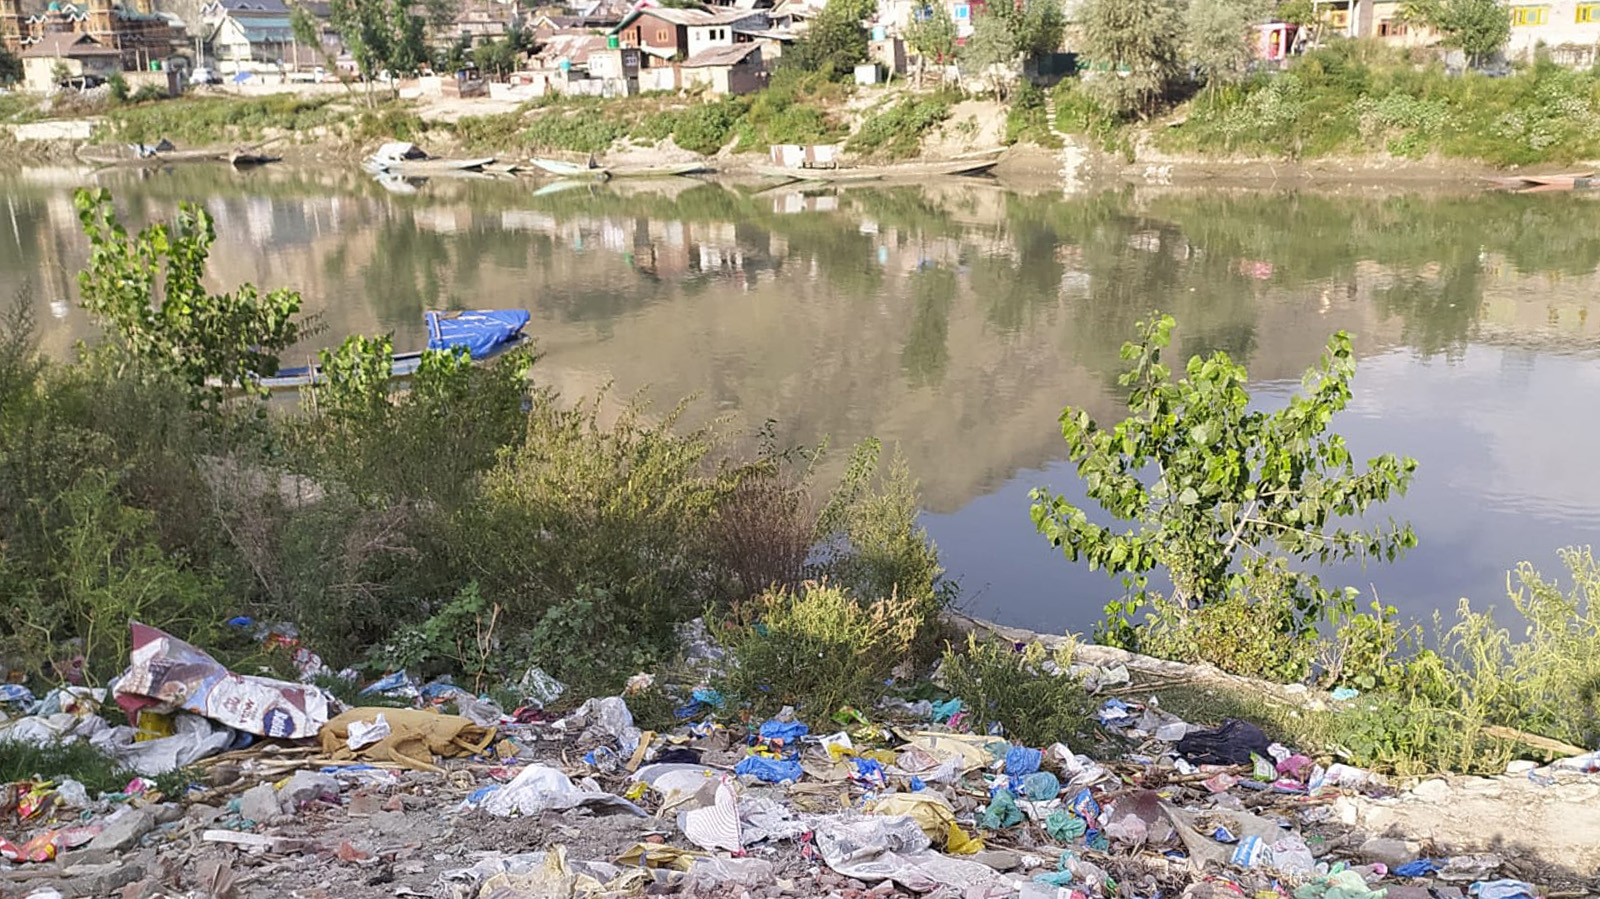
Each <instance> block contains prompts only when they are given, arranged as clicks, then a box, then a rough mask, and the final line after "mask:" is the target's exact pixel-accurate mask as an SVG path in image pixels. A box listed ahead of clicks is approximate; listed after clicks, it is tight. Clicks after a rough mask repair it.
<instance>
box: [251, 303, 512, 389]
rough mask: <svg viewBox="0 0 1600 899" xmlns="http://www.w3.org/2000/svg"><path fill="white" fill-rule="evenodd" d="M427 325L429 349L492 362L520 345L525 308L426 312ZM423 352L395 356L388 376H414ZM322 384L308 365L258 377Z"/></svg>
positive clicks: (279, 384) (283, 383)
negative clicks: (463, 352) (456, 351)
mask: <svg viewBox="0 0 1600 899" xmlns="http://www.w3.org/2000/svg"><path fill="white" fill-rule="evenodd" d="M423 318H424V319H425V320H426V321H427V323H428V346H427V349H428V350H452V349H465V350H466V351H467V355H468V356H470V357H471V358H472V361H474V362H482V361H484V360H485V359H492V358H494V357H495V356H498V355H500V354H501V353H504V352H506V351H507V350H509V349H512V348H513V347H515V346H517V345H518V344H520V343H521V342H522V339H523V334H522V330H523V328H525V327H527V325H528V319H529V316H528V312H527V310H525V309H471V310H464V311H461V312H425V313H423ZM424 352H426V350H418V351H414V352H406V353H395V354H394V356H393V358H392V359H391V360H390V364H389V377H391V378H404V377H407V376H410V375H413V374H416V371H417V369H418V368H419V367H420V366H421V365H422V354H423V353H424ZM321 381H322V366H320V365H316V364H311V365H302V366H297V367H292V368H280V369H278V372H277V374H274V375H272V376H270V377H264V378H257V379H256V383H257V384H259V385H260V386H262V387H265V388H267V389H268V390H291V389H294V388H298V387H309V386H312V385H314V384H318V383H321Z"/></svg>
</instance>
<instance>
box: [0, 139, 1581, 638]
mask: <svg viewBox="0 0 1600 899" xmlns="http://www.w3.org/2000/svg"><path fill="white" fill-rule="evenodd" d="M0 183H3V186H4V192H5V210H4V213H5V215H6V219H5V220H3V221H0V297H8V296H10V295H11V294H12V293H13V292H14V291H16V290H17V289H18V288H19V286H20V285H22V284H23V283H24V282H26V283H27V284H29V285H31V288H32V296H33V300H32V302H33V303H34V304H35V305H36V307H37V319H38V322H39V330H40V337H41V344H42V346H43V348H44V349H45V350H46V351H47V352H49V353H52V354H54V355H58V356H60V355H65V354H68V353H70V352H71V347H72V345H73V342H74V341H75V340H78V339H83V338H89V337H92V334H93V329H92V327H91V325H90V324H89V323H88V322H87V320H86V319H85V317H84V315H83V313H82V312H81V311H80V310H78V309H77V308H76V307H75V306H74V305H73V302H72V300H73V296H74V294H75V290H76V288H75V281H74V272H75V271H76V270H77V268H78V267H79V266H80V265H81V263H82V262H83V260H84V258H85V256H86V253H87V246H86V242H85V241H84V239H83V238H82V236H81V235H80V233H79V232H78V230H77V225H76V220H75V218H74V215H73V212H72V204H71V189H72V188H73V187H74V186H77V185H79V184H86V183H97V184H100V185H103V186H107V187H110V188H111V189H112V190H113V191H114V193H115V195H116V197H117V200H118V204H119V206H120V207H121V208H122V209H124V210H125V214H126V215H128V216H129V217H130V219H133V220H144V219H147V218H149V217H151V216H165V215H170V214H171V211H172V209H173V207H174V205H175V204H176V203H177V202H178V201H180V200H193V201H197V202H202V203H204V204H205V206H206V207H207V208H208V209H209V210H210V211H211V212H212V213H213V215H214V216H215V218H216V223H217V230H218V235H219V239H218V243H217V247H216V249H215V251H214V253H213V266H212V280H213V281H214V283H215V284H216V285H217V286H218V287H223V286H228V287H231V286H232V285H234V284H236V283H238V282H240V281H245V280H248V281H254V282H256V283H258V284H260V285H262V286H273V287H275V286H280V285H284V286H292V287H295V288H298V289H299V290H301V291H302V292H303V294H304V296H305V300H306V308H307V310H308V311H311V312H314V313H316V314H317V315H318V316H319V318H320V320H321V322H322V324H323V325H324V326H325V328H324V329H323V330H322V331H321V333H320V334H318V335H317V336H316V337H315V338H313V339H312V340H310V341H308V342H307V344H306V345H305V346H304V347H301V348H299V349H298V350H297V351H296V352H294V353H292V354H291V357H292V358H291V359H290V360H286V361H290V362H294V361H300V360H301V359H302V358H304V357H305V356H307V355H309V354H311V353H313V352H314V351H315V350H316V349H317V348H319V347H320V346H324V345H330V344H334V343H337V342H338V341H339V340H340V339H341V338H342V337H343V336H344V335H346V334H350V333H355V332H366V333H374V332H383V331H392V332H393V333H394V335H395V344H396V346H397V348H410V347H414V346H417V345H420V344H421V343H422V342H423V340H424V334H423V328H422V323H421V314H422V312H423V310H425V309H429V308H473V307H522V308H526V309H528V310H529V311H530V312H531V313H532V316H533V324H532V326H531V332H532V334H533V335H534V336H535V337H536V338H537V340H538V345H539V347H540V349H541V350H542V351H543V353H544V356H543V358H542V359H541V360H540V362H539V363H538V365H537V367H536V369H535V372H536V376H537V377H538V378H540V379H542V380H543V381H545V382H546V383H550V384H553V385H555V386H556V387H558V388H560V389H561V390H562V391H563V392H565V393H567V394H569V395H580V394H592V393H594V392H595V391H597V390H600V389H602V388H603V387H605V386H606V385H608V384H609V385H611V389H612V391H613V392H614V393H615V394H616V395H619V396H627V395H631V394H633V393H634V392H635V391H639V390H641V389H644V388H648V395H649V396H650V397H651V398H652V399H653V400H654V401H655V402H656V403H658V404H661V405H670V404H672V403H673V402H675V401H676V400H678V399H679V398H681V397H683V396H686V395H689V394H695V395H696V396H697V397H698V399H697V401H696V404H695V406H694V412H693V416H694V417H695V418H697V419H698V420H710V419H714V418H722V419H724V420H725V422H726V424H725V425H724V427H725V428H727V429H728V430H729V431H731V432H733V433H735V434H743V435H749V434H751V433H753V432H754V431H755V430H756V429H758V428H760V427H761V426H762V424H763V422H765V421H766V420H767V419H773V420H775V422H776V426H775V427H776V431H777V434H778V436H779V438H780V440H781V441H782V442H783V443H786V444H793V443H801V442H808V443H809V442H814V441H816V440H818V439H820V438H821V437H823V436H824V435H827V436H829V437H830V439H831V441H832V445H833V446H834V447H835V448H836V449H837V451H836V452H835V453H834V456H835V457H837V458H842V456H843V455H844V453H843V447H844V446H845V445H847V444H849V443H851V442H853V441H855V440H858V439H860V438H861V437H864V436H868V435H875V436H878V437H880V438H882V439H883V440H884V441H885V442H886V443H888V444H893V445H898V446H899V448H900V451H901V452H902V453H903V454H904V456H905V458H906V459H907V460H908V462H909V463H910V466H911V469H912V471H913V473H914V474H915V475H916V476H917V477H918V478H919V479H920V481H921V485H922V491H923V499H924V504H925V506H926V510H927V511H926V514H925V515H924V522H925V524H926V526H927V528H928V530H929V532H930V533H931V534H932V536H933V537H934V539H935V540H936V541H937V542H938V544H939V548H940V551H941V554H942V558H943V560H944V563H945V565H946V567H947V568H948V569H949V572H950V574H951V575H952V576H953V577H955V578H956V579H957V580H958V581H959V582H960V584H961V586H962V596H963V604H964V605H965V606H966V608H968V609H969V610H970V611H972V612H974V613H975V614H979V615H983V616H987V617H993V618H996V619H998V620H1000V621H1002V622H1005V623H1008V624H1015V625H1019V626H1024V627H1030V628H1034V629H1038V630H1045V631H1055V632H1060V631H1062V630H1063V629H1071V630H1076V631H1087V630H1089V629H1091V628H1092V627H1093V624H1094V622H1095V621H1096V620H1097V618H1098V616H1099V614H1100V609H1101V607H1102V605H1103V603H1104V601H1105V600H1106V599H1107V598H1109V597H1111V596H1113V595H1115V594H1116V593H1117V592H1118V590H1119V588H1118V586H1117V585H1116V584H1115V583H1114V582H1112V581H1111V580H1109V579H1107V578H1106V577H1105V576H1104V575H1103V574H1100V573H1093V572H1089V571H1087V570H1086V569H1084V568H1083V567H1082V566H1078V565H1073V564H1070V563H1068V562H1066V561H1065V560H1064V559H1062V558H1061V556H1060V555H1059V553H1057V552H1056V551H1055V550H1052V549H1051V548H1050V547H1049V546H1047V545H1046V544H1045V543H1044V542H1043V540H1042V539H1041V538H1039V537H1038V536H1037V535H1036V534H1034V532H1033V528H1032V525H1031V523H1030V521H1029V518H1028V499H1027V493H1028V491H1029V490H1030V489H1031V488H1033V487H1036V486H1044V487H1050V488H1052V489H1055V490H1058V491H1063V492H1066V493H1067V494H1068V495H1081V494H1079V493H1077V491H1076V489H1075V480H1076V479H1075V476H1074V472H1073V470H1072V468H1071V466H1070V465H1068V464H1066V463H1064V462H1063V461H1062V460H1063V457H1064V455H1065V444H1064V443H1063V442H1062V439H1061V436H1060V432H1059V428H1058V425H1057V421H1056V419H1057V416H1058V415H1059V413H1060V411H1061V408H1062V407H1063V406H1064V405H1067V404H1073V405H1077V406H1082V407H1086V408H1088V409H1089V410H1090V411H1091V412H1093V413H1094V414H1095V415H1096V416H1098V417H1100V418H1101V419H1102V420H1103V421H1104V420H1107V419H1110V418H1112V417H1113V416H1115V414H1116V411H1117V404H1116V399H1117V397H1116V389H1115V378H1116V374H1117V371H1118V355H1117V351H1118V347H1119V345H1120V343H1121V342H1122V341H1123V340H1125V339H1126V338H1128V337H1129V336H1130V335H1131V334H1132V331H1133V325H1134V322H1135V321H1137V320H1139V319H1140V318H1141V317H1143V316H1145V315H1147V314H1148V313H1149V312H1150V311H1151V310H1154V309H1160V310H1163V311H1166V312H1169V313H1171V314H1173V315H1174V316H1176V318H1177V319H1178V323H1179V330H1178V332H1177V340H1176V344H1177V348H1178V349H1179V351H1180V352H1181V353H1183V354H1184V355H1188V354H1191V353H1194V352H1201V351H1209V350H1213V349H1224V350H1227V351H1228V352H1230V353H1232V354H1234V355H1235V356H1236V357H1237V358H1241V359H1243V360H1245V361H1246V363H1247V364H1248V366H1249V368H1250V372H1251V375H1252V380H1253V382H1254V387H1255V389H1256V391H1257V395H1258V396H1259V397H1261V398H1262V400H1263V402H1266V403H1269V404H1270V403H1273V402H1281V401H1282V400H1283V398H1284V397H1286V396H1288V395H1289V393H1290V392H1291V391H1293V390H1294V389H1295V388H1296V386H1297V385H1298V378H1299V375H1300V373H1301V372H1303V371H1304V369H1305V368H1306V367H1307V366H1309V365H1311V364H1312V363H1313V362H1315V360H1316V358H1317V356H1318V353H1319V351H1320V350H1321V348H1322V346H1323V344H1324V343H1325V341H1326V339H1327V336H1328V334H1329V333H1330V332H1332V331H1334V330H1336V329H1341V328H1342V329H1346V330H1349V331H1350V332H1352V333H1353V334H1354V335H1355V346H1356V350H1357V354H1358V357H1359V360H1360V362H1359V370H1358V375H1357V380H1356V389H1355V399H1354V401H1353V402H1352V404H1351V407H1350V409H1349V410H1348V411H1347V412H1346V413H1345V414H1344V415H1343V416H1342V417H1341V418H1340V419H1337V420H1336V427H1337V428H1338V429H1339V430H1340V431H1342V432H1343V433H1344V434H1346V435H1347V436H1348V438H1349V441H1350V444H1351V447H1352V449H1353V451H1354V452H1355V453H1356V455H1357V456H1358V457H1364V456H1367V455H1372V454H1376V453H1380V452H1388V451H1393V452H1398V453H1403V454H1408V455H1411V456H1414V457H1415V458H1417V459H1418V460H1419V461H1420V463H1421V464H1420V468H1419V471H1418V474H1417V478H1416V482H1415V484H1414V486H1413V488H1412V490H1411V492H1410V493H1409V494H1408V495H1407V496H1406V497H1405V498H1404V499H1403V500H1402V501H1399V502H1395V503H1392V504H1391V505H1390V507H1389V508H1388V509H1386V510H1385V511H1386V513H1387V514H1392V515H1394V516H1395V517H1396V518H1401V519H1409V520H1410V521H1411V522H1412V523H1413V524H1414V526H1415V527H1416V530H1417V533H1418V536H1419V538H1420V541H1421V544H1420V546H1418V547H1417V548H1416V549H1415V550H1413V551H1412V552H1411V553H1410V554H1409V555H1408V556H1406V558H1405V559H1404V560H1402V561H1401V562H1399V563H1396V564H1393V565H1388V566H1382V567H1376V568H1370V569H1368V570H1366V571H1362V570H1360V569H1359V568H1355V567H1350V566H1347V567H1344V568H1341V569H1339V570H1337V571H1336V572H1334V573H1335V574H1336V575H1337V577H1339V578H1341V579H1342V580H1343V582H1346V583H1350V584H1352V585H1354V586H1357V587H1360V588H1361V589H1362V590H1363V591H1365V592H1366V593H1368V594H1369V596H1368V598H1369V599H1370V598H1371V594H1373V593H1374V592H1375V593H1376V595H1377V596H1379V597H1381V598H1382V600H1383V601H1384V602H1386V603H1390V604H1393V605H1395V606H1398V607H1399V608H1400V609H1401V610H1402V612H1403V613H1405V614H1407V615H1410V616H1414V617H1417V618H1419V619H1422V618H1427V617H1429V616H1430V615H1431V614H1432V612H1433V611H1434V610H1436V609H1444V610H1447V611H1448V610H1450V609H1453V608H1454V606H1455V604H1456V602H1457V600H1458V599H1459V598H1460V597H1471V598H1472V599H1473V600H1474V602H1475V603H1478V604H1480V605H1483V604H1491V603H1494V604H1499V605H1502V606H1504V605H1505V604H1506V600H1505V586H1506V571H1507V569H1509V568H1511V567H1512V566H1514V565H1515V564H1516V563H1517V562H1518V561H1519V560H1523V559H1528V560H1532V561H1533V562H1535V564H1537V565H1538V566H1539V567H1540V568H1542V569H1544V570H1546V571H1547V572H1548V573H1551V574H1554V573H1556V569H1557V568H1558V565H1557V562H1556V555H1555V550H1556V549H1557V548H1558V547H1561V546H1565V545H1570V544H1588V543H1593V542H1600V539H1597V538H1600V478H1596V476H1595V470H1594V468H1595V466H1594V461H1593V460H1594V458H1595V450H1594V447H1595V446H1597V445H1600V415H1597V414H1596V413H1597V412H1600V316H1597V315H1591V313H1592V312H1600V309H1597V308H1596V306H1597V304H1600V274H1597V269H1600V203H1597V202H1593V201H1591V200H1588V199H1587V198H1585V197H1584V196H1582V195H1560V194H1545V195H1539V196H1509V195H1486V194H1479V193H1472V192H1468V191H1464V190H1463V191H1456V192H1446V193H1431V194H1430V193H1415V194H1413V193H1396V192H1393V191H1388V190H1376V189H1372V190H1352V191H1348V192H1343V193H1308V192H1298V193H1292V192H1272V191H1265V190H1239V189H1234V190H1220V189H1218V190H1192V189H1189V190H1180V189H1175V188H1163V187H1148V188H1137V189H1135V188H1121V189H1115V190H1104V191H1098V192H1090V193H1084V194H1077V195H1072V196H1062V195H1061V194H1060V193H1059V192H1040V191H1037V190H1035V191H1034V192H1032V193H1023V192H1013V191H1008V190H1005V189H1002V188H1001V187H1000V186H998V185H995V184H993V183H992V182H981V181H966V180H957V181H948V182H940V183H937V184H929V185H915V186H903V187H883V186H879V187H854V188H848V189H825V190H816V191H809V192H806V191H798V190H778V191H769V192H756V189H755V187H752V186H732V185H722V184H717V183H704V182H699V181H694V180H689V179H677V180H675V181H671V182H664V183H658V182H651V183H637V184H630V183H625V182H624V183H614V184H612V185H607V186H588V185H584V186H578V187H574V188H572V189H569V190H562V191H558V192H553V193H548V194H545V195H536V194H535V193H534V192H533V190H532V188H531V187H530V186H529V185H528V184H527V183H526V182H520V183H519V182H509V183H508V182H475V181H434V182H431V183H427V184H423V185H421V186H420V187H419V188H418V189H417V191H416V192H415V193H414V194H396V193H393V192H389V191H386V190H384V189H382V188H381V187H379V186H378V185H376V184H374V183H372V182H371V181H369V180H368V179H366V178H365V177H364V176H362V175H361V174H360V173H359V172H356V171H347V170H342V169H327V170H317V169H294V168H285V167H269V168H266V169H262V170H259V171H254V172H235V171H232V170H231V169H225V168H221V167H203V166H192V167H179V168H174V169H171V170H168V171H153V172H133V171H118V172H109V173H102V174H99V175H90V174H89V173H87V172H85V171H80V170H76V169H71V168H34V169H25V170H21V171H13V172H10V173H7V174H3V175H0Z"/></svg>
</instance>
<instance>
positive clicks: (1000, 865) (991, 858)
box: [968, 849, 1022, 871]
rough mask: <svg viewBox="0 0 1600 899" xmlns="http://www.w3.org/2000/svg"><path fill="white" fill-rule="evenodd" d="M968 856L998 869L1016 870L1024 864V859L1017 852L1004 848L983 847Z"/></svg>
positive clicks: (981, 863)
mask: <svg viewBox="0 0 1600 899" xmlns="http://www.w3.org/2000/svg"><path fill="white" fill-rule="evenodd" d="M968 858H969V859H970V860H971V861H975V862H977V863H978V864H980V865H988V866H989V867H991V868H993V869H995V870H996V871H1015V870H1016V869H1017V868H1019V867H1021V866H1022V859H1021V858H1020V857H1018V855H1017V854H1016V853H1015V852H1007V851H1006V850H1004V849H983V850H980V851H978V852H975V853H973V854H972V855H970V856H968Z"/></svg>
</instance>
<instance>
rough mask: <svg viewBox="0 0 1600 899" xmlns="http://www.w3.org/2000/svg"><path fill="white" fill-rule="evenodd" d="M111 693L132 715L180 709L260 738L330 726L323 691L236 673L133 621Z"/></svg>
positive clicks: (293, 736) (301, 734)
mask: <svg viewBox="0 0 1600 899" xmlns="http://www.w3.org/2000/svg"><path fill="white" fill-rule="evenodd" d="M112 692H113V695H115V697H116V700H117V705H119V706H121V707H122V709H123V710H124V711H126V712H127V713H128V714H129V715H130V716H132V715H136V714H138V712H139V710H141V709H145V708H151V707H155V708H156V709H157V710H159V711H172V710H174V709H184V710H185V711H189V712H193V713H195V714H197V715H201V716H203V717H206V718H209V719H211V720H213V721H216V722H218V723H220V724H225V725H227V726H229V727H232V728H236V729H238V730H242V731H246V732H248V733H252V734H258V735H260V736H263V737H274V738H279V739H288V740H298V739H304V738H307V737H314V736H316V735H317V731H318V730H320V729H321V728H322V725H323V724H325V723H327V721H328V698H327V696H325V695H324V694H323V693H322V691H321V690H318V689H317V688H315V687H308V686H305V685H303V684H291V683H288V682H286V681H280V680H272V679H271V678H265V677H252V676H250V675H244V674H234V673H233V672H231V671H229V670H228V669H226V668H224V667H223V666H222V665H221V664H220V663H218V662H217V660H216V659H213V658H212V657H211V656H209V655H207V654H206V653H205V652H203V651H201V650H199V649H197V648H195V647H193V646H191V645H189V644H188V643H185V642H183V641H182V640H179V639H178V638H176V637H174V636H172V635H171V634H168V633H165V632H164V631H161V630H158V629H156V628H153V627H150V626H148V625H144V624H140V623H139V622H137V621H136V622H134V623H133V651H132V653H131V654H130V658H129V663H128V670H127V671H125V672H123V675H122V677H121V678H119V679H118V680H117V684H116V688H115V689H114V690H113V691H112Z"/></svg>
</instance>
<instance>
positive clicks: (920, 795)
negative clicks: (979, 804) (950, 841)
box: [872, 790, 956, 845]
mask: <svg viewBox="0 0 1600 899" xmlns="http://www.w3.org/2000/svg"><path fill="white" fill-rule="evenodd" d="M872 814H874V815H904V816H906V817H908V818H910V819H911V820H913V821H915V822H917V827H918V829H920V830H921V831H922V832H923V833H925V834H927V835H928V839H930V840H932V841H933V842H934V844H935V845H937V844H940V843H943V842H944V841H945V839H946V838H948V837H949V835H950V828H951V827H952V826H954V825H955V823H956V813H955V810H954V809H952V808H950V803H949V802H948V801H947V800H946V799H945V798H944V797H943V796H940V795H939V794H938V793H935V792H933V791H931V790H920V791H918V792H916V793H891V794H889V795H888V796H885V797H883V798H882V799H879V800H878V801H877V802H876V803H873V806H872Z"/></svg>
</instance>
